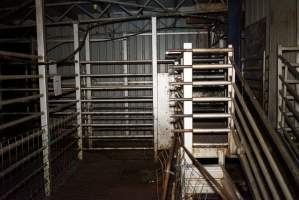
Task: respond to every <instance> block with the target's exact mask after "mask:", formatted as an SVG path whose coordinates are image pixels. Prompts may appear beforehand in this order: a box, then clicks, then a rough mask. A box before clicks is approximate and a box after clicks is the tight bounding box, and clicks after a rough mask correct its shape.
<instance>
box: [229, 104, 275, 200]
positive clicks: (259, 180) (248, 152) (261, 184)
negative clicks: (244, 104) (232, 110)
mask: <svg viewBox="0 0 299 200" xmlns="http://www.w3.org/2000/svg"><path fill="white" fill-rule="evenodd" d="M236 110H237V108H236ZM233 119H234V122H235V126H236V129H237V132H238V133H239V134H238V135H239V136H240V138H241V144H243V146H244V149H245V152H246V156H247V158H248V160H249V164H250V166H251V169H252V171H253V173H254V176H255V177H256V180H257V183H258V184H259V188H260V191H261V193H262V196H263V199H270V196H269V193H268V191H267V189H266V188H265V185H266V184H265V183H264V181H263V179H262V176H261V173H260V171H259V169H258V168H257V166H256V162H255V159H254V158H253V156H252V150H251V149H250V145H249V144H248V143H247V141H246V139H245V135H244V132H243V131H242V129H241V127H240V125H239V122H238V121H237V119H236V118H235V117H234V118H233ZM241 122H242V123H245V121H244V119H242V120H241ZM243 128H244V130H245V132H246V135H247V137H248V135H249V134H250V133H249V132H248V130H249V129H248V127H247V126H245V127H243ZM248 138H249V141H250V144H251V147H252V149H253V151H254V153H255V155H256V158H257V161H258V163H259V164H260V168H261V169H262V171H263V175H264V176H265V179H266V181H267V184H268V186H269V188H270V190H271V191H272V194H273V197H274V199H277V200H278V199H279V195H278V193H277V191H276V189H275V186H274V184H273V181H272V179H271V176H270V174H269V172H268V169H267V168H266V166H265V163H264V161H263V159H262V157H261V153H260V151H259V150H258V147H257V146H256V145H255V143H254V140H253V138H252V137H251V136H249V137H248ZM253 144H254V145H253Z"/></svg>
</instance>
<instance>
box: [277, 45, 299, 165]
mask: <svg viewBox="0 0 299 200" xmlns="http://www.w3.org/2000/svg"><path fill="white" fill-rule="evenodd" d="M297 52H299V48H298V47H297V48H295V47H291V48H288V47H282V46H279V47H278V78H279V79H278V87H279V88H278V120H277V126H278V127H277V128H278V130H279V131H280V132H281V134H282V136H283V138H284V139H285V142H286V143H287V144H289V149H290V151H291V153H292V155H293V156H294V157H295V158H296V159H297V160H298V161H299V145H298V144H299V131H298V122H299V112H298V105H299V95H298V84H299V73H298V71H297V68H298V64H297V63H291V62H289V61H288V59H287V56H288V54H290V53H297Z"/></svg>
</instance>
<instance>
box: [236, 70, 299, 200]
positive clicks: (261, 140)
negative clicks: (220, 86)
mask: <svg viewBox="0 0 299 200" xmlns="http://www.w3.org/2000/svg"><path fill="white" fill-rule="evenodd" d="M234 67H235V71H236V78H237V83H239V84H238V85H237V84H233V86H234V89H235V98H234V99H233V103H234V105H235V113H234V116H233V120H234V123H235V126H236V130H235V132H234V139H235V141H236V144H237V146H238V149H239V151H238V152H239V157H240V160H241V164H242V166H243V169H244V171H245V173H246V176H247V178H248V180H250V188H251V190H252V193H253V194H254V196H255V197H256V198H257V199H281V198H283V199H295V197H296V195H298V194H296V193H297V189H296V188H298V183H299V182H298V180H299V179H298V178H299V176H298V172H299V168H298V163H297V162H296V160H294V159H293V158H292V156H291V155H290V152H289V149H288V147H287V145H286V144H285V143H284V142H283V139H282V137H281V135H280V134H279V133H278V132H276V131H275V129H274V128H273V127H272V125H271V123H270V121H269V119H268V118H267V116H266V114H265V112H264V111H263V109H262V107H261V106H260V104H259V103H258V101H257V99H256V97H255V95H254V93H253V92H252V90H251V89H250V87H249V85H248V84H247V83H246V81H245V80H244V78H243V77H242V74H241V72H240V70H239V68H238V66H236V65H235V64H234Z"/></svg>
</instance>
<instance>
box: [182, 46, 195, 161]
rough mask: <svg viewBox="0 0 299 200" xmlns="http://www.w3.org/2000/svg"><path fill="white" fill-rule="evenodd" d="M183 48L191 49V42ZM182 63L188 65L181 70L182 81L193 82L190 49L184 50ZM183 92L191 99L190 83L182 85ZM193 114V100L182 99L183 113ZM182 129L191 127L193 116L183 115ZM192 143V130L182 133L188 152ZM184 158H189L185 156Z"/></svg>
mask: <svg viewBox="0 0 299 200" xmlns="http://www.w3.org/2000/svg"><path fill="white" fill-rule="evenodd" d="M184 49H190V50H191V49H192V43H184ZM183 65H185V66H190V67H185V68H184V71H183V81H184V82H189V83H192V82H193V78H192V77H193V76H192V73H193V70H192V51H186V52H184V55H183ZM183 90H184V92H183V94H184V98H186V99H192V97H193V86H192V84H191V85H184V86H183ZM192 114H193V102H192V100H190V101H184V115H191V116H192ZM184 129H193V118H192V117H184ZM192 144H193V132H185V133H184V146H185V147H186V148H187V149H188V151H189V152H191V153H192V152H193V148H192ZM186 159H189V157H188V156H186Z"/></svg>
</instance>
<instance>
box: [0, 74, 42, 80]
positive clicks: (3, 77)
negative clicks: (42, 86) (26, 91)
mask: <svg viewBox="0 0 299 200" xmlns="http://www.w3.org/2000/svg"><path fill="white" fill-rule="evenodd" d="M30 78H32V79H34V78H42V76H41V75H0V80H2V81H3V80H18V79H30Z"/></svg>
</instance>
